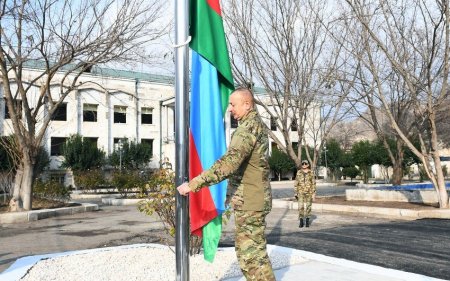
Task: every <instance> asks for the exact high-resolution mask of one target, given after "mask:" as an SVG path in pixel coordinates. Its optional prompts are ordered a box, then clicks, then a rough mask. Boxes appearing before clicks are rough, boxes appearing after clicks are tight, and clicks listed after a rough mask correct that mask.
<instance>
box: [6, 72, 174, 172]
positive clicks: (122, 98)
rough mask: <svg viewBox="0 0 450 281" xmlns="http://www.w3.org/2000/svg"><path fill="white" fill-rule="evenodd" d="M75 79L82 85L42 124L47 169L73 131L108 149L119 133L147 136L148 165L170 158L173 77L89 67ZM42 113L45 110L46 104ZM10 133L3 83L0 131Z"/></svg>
mask: <svg viewBox="0 0 450 281" xmlns="http://www.w3.org/2000/svg"><path fill="white" fill-rule="evenodd" d="M40 71H41V70H39V69H27V70H26V72H25V74H24V81H27V79H30V80H31V79H32V78H33V77H35V76H36V75H37V73H39V72H40ZM55 81H57V79H56V80H55ZM80 81H82V82H83V86H82V87H80V88H79V89H77V90H76V91H73V92H72V93H70V94H69V95H68V96H67V98H66V99H65V100H64V104H63V105H62V106H60V107H59V109H58V111H57V112H56V113H55V114H54V116H53V120H52V121H51V122H50V124H49V126H48V128H47V131H46V136H45V138H44V141H43V146H44V147H45V148H46V149H47V151H48V152H49V153H50V156H51V157H50V159H51V164H50V170H58V169H59V167H60V164H61V162H62V160H63V159H62V157H61V145H62V144H63V143H64V142H65V140H66V139H67V138H68V137H69V136H71V135H74V134H79V135H81V136H83V137H84V138H90V139H91V140H92V141H94V142H95V143H97V147H98V148H100V149H102V150H103V151H105V152H106V154H107V155H109V154H111V153H112V152H113V150H114V148H117V144H118V142H119V140H121V139H124V138H126V139H128V140H129V141H136V142H139V143H140V142H146V143H148V144H150V145H151V147H152V155H153V156H152V160H151V163H150V164H149V165H150V167H159V165H160V161H161V159H164V158H165V157H168V158H169V159H171V160H172V159H174V153H175V148H174V143H173V139H174V118H173V116H174V111H173V97H174V87H173V78H171V77H166V76H160V75H150V74H144V73H137V72H129V71H118V70H111V69H100V68H94V69H93V71H92V72H90V73H86V74H83V76H82V77H81V78H80ZM52 87H55V88H57V87H59V85H57V84H55V85H52ZM13 88H14V85H13ZM38 91H39V88H38V87H37V86H36V87H32V89H31V90H30V91H29V95H30V97H29V101H30V102H31V103H32V102H35V99H34V98H33V97H32V95H37V94H38ZM55 93H57V91H56V89H55ZM55 98H57V97H55ZM30 106H31V107H32V106H33V105H30ZM41 114H47V113H46V108H44V112H42V113H41ZM41 116H43V115H41ZM12 133H13V128H12V124H11V120H10V119H9V113H8V109H7V107H6V104H5V99H4V98H3V88H0V135H10V134H12ZM55 172H56V171H55Z"/></svg>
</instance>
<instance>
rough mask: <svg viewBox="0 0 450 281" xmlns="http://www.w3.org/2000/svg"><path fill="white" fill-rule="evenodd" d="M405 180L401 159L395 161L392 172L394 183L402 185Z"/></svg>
mask: <svg viewBox="0 0 450 281" xmlns="http://www.w3.org/2000/svg"><path fill="white" fill-rule="evenodd" d="M402 181H403V167H402V162H401V161H395V162H394V164H393V172H392V185H401V184H402Z"/></svg>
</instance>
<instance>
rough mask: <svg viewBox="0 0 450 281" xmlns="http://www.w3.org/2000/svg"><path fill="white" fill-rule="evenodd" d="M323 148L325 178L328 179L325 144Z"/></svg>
mask: <svg viewBox="0 0 450 281" xmlns="http://www.w3.org/2000/svg"><path fill="white" fill-rule="evenodd" d="M323 149H324V153H325V180H327V181H328V163H327V146H326V145H324V147H323Z"/></svg>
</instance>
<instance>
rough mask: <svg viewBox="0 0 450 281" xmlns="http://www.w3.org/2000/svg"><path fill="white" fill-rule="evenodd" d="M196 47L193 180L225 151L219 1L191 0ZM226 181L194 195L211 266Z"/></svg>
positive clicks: (193, 216) (226, 75)
mask: <svg viewBox="0 0 450 281" xmlns="http://www.w3.org/2000/svg"><path fill="white" fill-rule="evenodd" d="M190 35H191V43H190V47H191V49H192V77H191V87H192V88H191V107H190V132H189V178H190V179H192V178H193V177H195V176H197V175H199V174H200V173H201V172H202V171H203V170H204V169H208V168H209V167H211V166H212V164H213V163H214V162H215V161H216V160H217V159H219V158H220V157H221V156H222V155H223V154H224V153H225V151H226V142H225V126H224V116H225V113H226V109H227V107H228V98H229V96H230V93H231V92H232V90H233V89H234V87H233V76H232V74H231V66H230V60H229V57H228V49H227V45H226V41H225V33H224V28H223V21H222V15H221V11H220V4H219V0H191V7H190ZM226 189H227V185H226V182H225V181H224V182H221V183H219V184H216V185H213V186H210V187H209V188H202V189H201V190H200V191H199V192H197V193H190V196H189V212H190V221H191V232H192V234H194V235H197V236H202V235H203V249H204V257H205V260H207V261H209V262H212V261H213V260H214V256H215V254H216V251H217V247H218V244H219V240H220V236H221V233H222V216H221V215H222V213H223V212H224V211H225V198H226Z"/></svg>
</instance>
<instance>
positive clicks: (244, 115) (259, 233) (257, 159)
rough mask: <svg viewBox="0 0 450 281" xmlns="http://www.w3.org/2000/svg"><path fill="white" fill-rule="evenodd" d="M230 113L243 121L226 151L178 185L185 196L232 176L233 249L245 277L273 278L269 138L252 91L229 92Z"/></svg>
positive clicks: (229, 194)
mask: <svg viewBox="0 0 450 281" xmlns="http://www.w3.org/2000/svg"><path fill="white" fill-rule="evenodd" d="M229 111H230V112H231V114H232V115H233V117H234V118H235V119H236V120H238V121H239V126H238V127H237V129H236V131H234V133H233V135H232V137H231V143H230V146H229V147H228V149H227V151H226V153H225V154H224V155H223V156H222V157H221V158H220V159H219V160H217V161H216V162H215V163H214V164H213V165H212V166H211V168H209V169H208V170H205V171H203V172H202V173H201V174H200V175H198V176H197V177H195V178H193V179H192V180H191V181H190V182H189V183H183V184H182V185H180V186H178V187H177V189H178V192H179V193H180V194H181V195H187V194H188V193H189V192H197V191H199V190H200V189H201V188H202V187H204V186H209V185H214V184H216V183H219V182H221V181H223V180H225V179H229V183H228V189H227V202H226V204H228V203H231V207H232V208H233V209H234V216H235V228H236V229H235V250H236V255H237V258H238V261H239V266H240V268H241V271H242V273H243V274H244V276H245V278H246V279H247V280H271V281H272V280H275V276H274V274H273V270H272V264H271V262H270V260H269V257H268V255H267V249H266V244H267V242H266V237H265V233H264V231H265V228H266V216H267V214H268V213H269V212H270V211H271V209H272V192H271V188H270V181H269V164H268V159H267V157H268V156H267V155H268V147H269V139H268V136H267V131H266V129H265V126H264V124H263V123H262V121H261V118H260V116H259V115H258V113H257V111H256V109H255V102H254V97H253V94H252V92H251V91H250V90H249V89H245V88H240V89H237V90H235V91H234V92H233V93H232V94H231V96H230V104H229Z"/></svg>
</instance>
